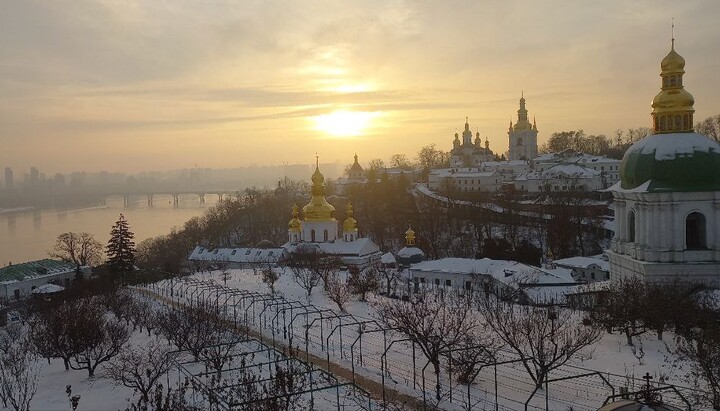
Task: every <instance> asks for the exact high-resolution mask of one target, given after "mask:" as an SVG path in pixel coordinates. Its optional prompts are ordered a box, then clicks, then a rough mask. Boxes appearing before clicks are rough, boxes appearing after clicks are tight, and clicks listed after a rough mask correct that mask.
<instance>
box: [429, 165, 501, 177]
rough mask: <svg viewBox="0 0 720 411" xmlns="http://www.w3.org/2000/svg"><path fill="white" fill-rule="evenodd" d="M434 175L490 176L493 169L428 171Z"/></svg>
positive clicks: (463, 168)
mask: <svg viewBox="0 0 720 411" xmlns="http://www.w3.org/2000/svg"><path fill="white" fill-rule="evenodd" d="M430 174H431V175H432V176H435V177H468V178H472V177H476V178H477V177H492V176H494V175H496V172H495V171H483V170H481V169H480V168H478V167H458V168H440V169H436V170H432V171H431V172H430Z"/></svg>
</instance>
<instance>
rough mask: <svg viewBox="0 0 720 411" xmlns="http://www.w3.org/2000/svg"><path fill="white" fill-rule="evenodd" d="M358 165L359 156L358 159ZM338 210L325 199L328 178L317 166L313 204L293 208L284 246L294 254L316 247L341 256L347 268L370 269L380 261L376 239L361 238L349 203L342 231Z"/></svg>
mask: <svg viewBox="0 0 720 411" xmlns="http://www.w3.org/2000/svg"><path fill="white" fill-rule="evenodd" d="M356 162H357V157H356ZM334 213H335V207H334V206H333V205H332V204H330V203H328V201H327V199H326V198H325V177H324V176H323V174H322V173H321V172H320V167H319V164H318V163H317V162H316V164H315V172H314V173H313V175H312V186H311V188H310V202H308V203H307V204H306V205H305V206H304V207H303V208H302V219H301V218H300V217H301V216H300V208H299V207H298V206H297V204H295V205H293V208H292V219H291V220H290V222H289V223H288V241H287V243H285V245H283V246H282V247H283V248H284V249H285V250H287V251H288V252H293V251H295V250H297V249H298V248H300V247H308V246H310V247H314V248H315V249H317V250H318V251H320V252H323V253H327V254H332V255H336V256H338V257H340V259H342V260H343V263H345V265H347V266H355V267H358V268H363V267H366V266H368V265H370V264H372V263H375V262H377V261H379V260H380V255H381V253H380V248H379V247H378V246H377V244H375V243H374V242H373V241H372V240H370V239H369V238H366V237H360V236H359V234H358V228H357V221H356V220H355V218H354V217H353V208H352V204H351V203H348V205H347V209H346V212H345V213H346V218H345V221H343V223H342V229H340V226H339V224H338V221H337V220H336V219H335V217H334V216H333V214H334Z"/></svg>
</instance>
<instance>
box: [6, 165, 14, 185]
mask: <svg viewBox="0 0 720 411" xmlns="http://www.w3.org/2000/svg"><path fill="white" fill-rule="evenodd" d="M14 187H15V178H14V177H13V171H12V168H10V167H5V189H7V190H12V189H13V188H14Z"/></svg>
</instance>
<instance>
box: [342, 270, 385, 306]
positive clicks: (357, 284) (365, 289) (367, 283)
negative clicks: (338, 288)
mask: <svg viewBox="0 0 720 411" xmlns="http://www.w3.org/2000/svg"><path fill="white" fill-rule="evenodd" d="M348 285H349V286H350V287H351V288H352V292H353V293H354V294H358V295H360V301H366V300H367V299H366V296H367V293H370V292H375V291H377V290H378V289H379V288H380V272H379V270H378V268H377V266H370V267H368V268H366V269H365V270H360V269H357V268H355V267H352V268H350V278H348Z"/></svg>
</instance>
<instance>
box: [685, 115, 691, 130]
mask: <svg viewBox="0 0 720 411" xmlns="http://www.w3.org/2000/svg"><path fill="white" fill-rule="evenodd" d="M689 128H690V116H688V115H687V114H685V115H684V116H683V130H687V129H689Z"/></svg>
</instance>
